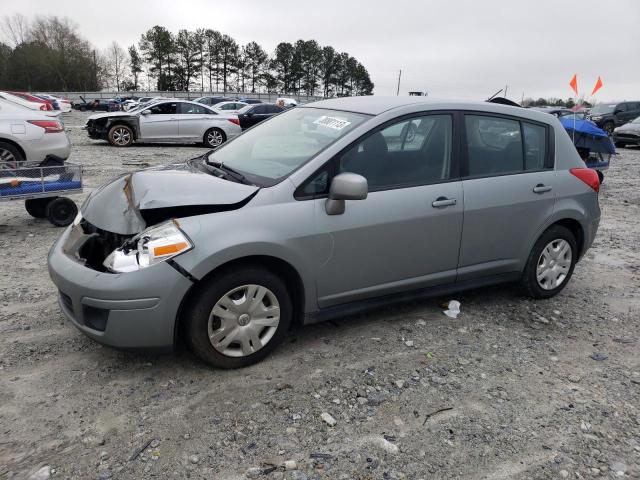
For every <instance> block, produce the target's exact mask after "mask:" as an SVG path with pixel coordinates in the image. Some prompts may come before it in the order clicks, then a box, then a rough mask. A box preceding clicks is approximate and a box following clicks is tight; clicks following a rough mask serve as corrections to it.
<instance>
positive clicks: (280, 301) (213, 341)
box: [185, 267, 293, 368]
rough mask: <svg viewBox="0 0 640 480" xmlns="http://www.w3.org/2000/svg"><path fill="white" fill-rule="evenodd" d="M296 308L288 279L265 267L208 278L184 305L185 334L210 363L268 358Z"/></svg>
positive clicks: (245, 363)
mask: <svg viewBox="0 0 640 480" xmlns="http://www.w3.org/2000/svg"><path fill="white" fill-rule="evenodd" d="M292 314H293V310H292V303H291V298H290V296H289V292H288V291H287V287H286V285H285V283H284V282H283V281H282V280H281V279H280V277H278V276H277V275H274V274H273V273H271V272H269V271H268V270H265V269H263V268H260V267H245V268H242V269H239V270H232V271H227V272H224V273H222V274H220V275H216V276H213V277H211V278H210V279H208V280H205V283H203V284H202V285H201V286H200V287H199V288H198V290H197V292H196V293H195V294H194V296H193V297H192V298H191V300H190V301H189V304H188V305H187V307H186V309H185V322H186V323H185V328H186V332H185V333H186V339H187V342H188V344H189V346H190V348H191V350H192V351H193V353H194V354H196V355H197V356H198V357H200V358H201V359H202V360H204V361H205V362H207V363H209V364H210V365H213V366H214V367H219V368H239V367H246V366H248V365H252V364H254V363H256V362H259V361H260V360H262V359H263V358H265V357H266V356H267V355H268V354H269V353H270V352H271V351H273V349H274V348H276V346H277V345H278V344H279V343H280V342H281V341H282V339H283V338H284V336H285V335H286V332H287V330H288V329H289V325H290V324H291V318H292Z"/></svg>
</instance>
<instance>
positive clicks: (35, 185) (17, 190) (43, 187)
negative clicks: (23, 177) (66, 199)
mask: <svg viewBox="0 0 640 480" xmlns="http://www.w3.org/2000/svg"><path fill="white" fill-rule="evenodd" d="M80 189H82V183H81V182H79V181H74V180H66V181H65V180H57V181H46V182H44V183H43V182H41V181H34V182H21V183H20V185H18V186H15V187H13V186H11V185H8V184H7V185H3V186H1V187H0V197H12V196H16V195H28V194H31V193H43V192H59V191H65V190H80Z"/></svg>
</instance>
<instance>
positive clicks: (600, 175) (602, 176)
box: [596, 170, 604, 185]
mask: <svg viewBox="0 0 640 480" xmlns="http://www.w3.org/2000/svg"><path fill="white" fill-rule="evenodd" d="M596 173H597V174H598V180H599V181H600V185H602V184H603V183H604V173H602V172H601V171H600V170H596Z"/></svg>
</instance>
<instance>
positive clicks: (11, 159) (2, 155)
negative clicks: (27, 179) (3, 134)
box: [0, 142, 24, 169]
mask: <svg viewBox="0 0 640 480" xmlns="http://www.w3.org/2000/svg"><path fill="white" fill-rule="evenodd" d="M23 160H24V157H23V156H22V153H20V150H18V149H17V148H16V147H14V146H13V145H11V144H10V143H7V142H0V169H1V168H17V166H18V162H22V161H23Z"/></svg>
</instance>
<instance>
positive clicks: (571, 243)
mask: <svg viewBox="0 0 640 480" xmlns="http://www.w3.org/2000/svg"><path fill="white" fill-rule="evenodd" d="M577 260H578V248H577V244H576V239H575V237H574V236H573V233H571V231H570V230H569V229H567V228H565V227H562V226H560V225H554V226H552V227H550V228H549V229H547V230H546V231H545V232H544V233H543V234H542V235H541V236H540V238H539V239H538V241H537V242H536V244H535V245H534V246H533V249H532V250H531V253H530V255H529V259H528V260H527V264H526V266H525V269H524V273H523V275H522V284H523V286H524V289H525V291H526V292H527V293H528V294H529V295H530V296H531V297H533V298H550V297H553V296H555V295H557V294H558V293H560V291H561V290H562V289H563V288H564V287H565V286H566V284H567V283H568V282H569V279H570V278H571V275H572V274H573V269H574V267H575V265H576V261H577Z"/></svg>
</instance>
